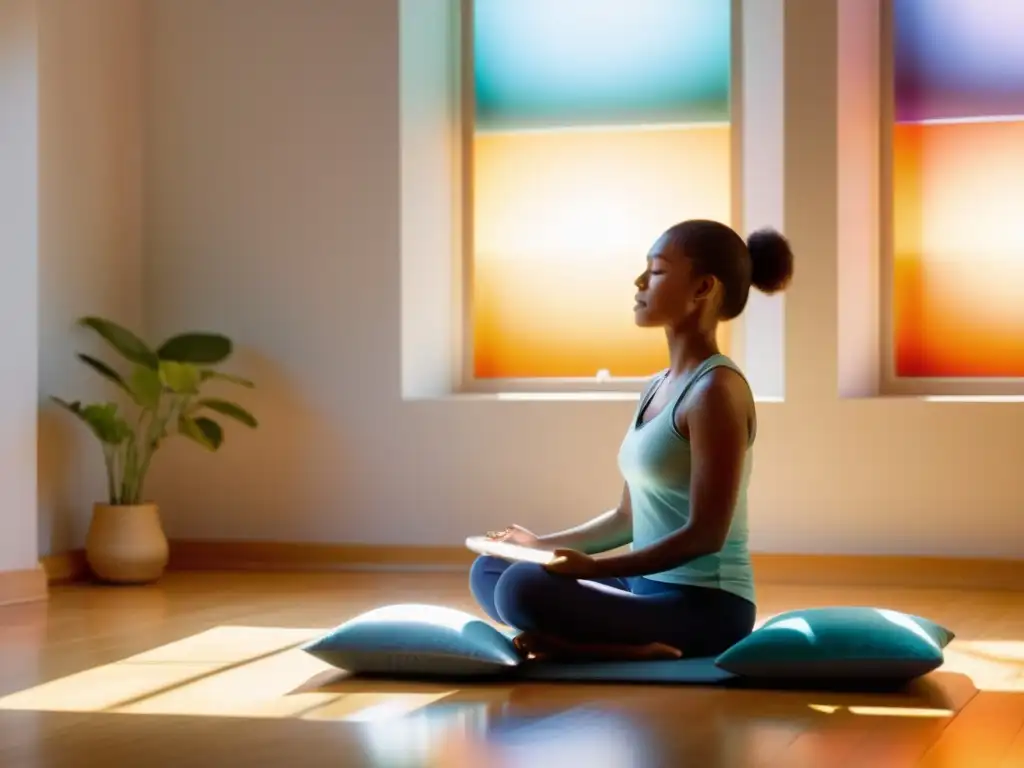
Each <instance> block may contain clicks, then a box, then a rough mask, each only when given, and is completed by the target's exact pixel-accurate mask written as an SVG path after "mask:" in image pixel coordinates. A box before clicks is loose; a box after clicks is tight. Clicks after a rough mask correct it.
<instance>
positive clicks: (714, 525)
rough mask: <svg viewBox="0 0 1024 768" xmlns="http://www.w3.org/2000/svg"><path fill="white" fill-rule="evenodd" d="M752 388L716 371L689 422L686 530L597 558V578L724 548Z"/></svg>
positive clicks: (665, 566) (653, 568) (655, 569)
mask: <svg viewBox="0 0 1024 768" xmlns="http://www.w3.org/2000/svg"><path fill="white" fill-rule="evenodd" d="M749 398H750V395H749V389H748V388H747V386H746V383H745V382H744V381H743V380H742V378H741V377H740V376H739V375H738V374H736V373H735V372H734V371H731V370H729V369H727V368H718V369H715V370H714V371H712V372H711V373H710V374H709V375H708V376H707V377H706V378H705V380H704V381H703V382H701V383H700V385H699V386H698V388H695V390H694V394H693V406H692V407H691V408H690V409H688V413H687V414H686V418H685V424H684V425H680V426H683V427H685V428H686V429H688V431H689V438H690V449H691V455H692V466H691V472H690V520H689V523H688V524H687V525H686V527H685V528H682V529H680V530H679V531H677V532H675V533H673V534H670V535H669V536H666V537H665V538H663V539H661V540H660V541H658V542H656V543H655V544H652V545H650V546H648V547H644V548H643V549H639V550H634V551H633V552H629V553H625V554H621V555H612V556H609V557H601V558H595V560H594V562H595V563H596V564H597V566H596V567H597V570H598V573H597V574H595V576H596V577H600V578H611V577H620V578H624V577H628V576H646V575H647V574H651V573H659V572H661V571H666V570H669V569H671V568H676V567H678V566H680V565H683V564H685V563H687V562H689V561H691V560H694V559H696V558H698V557H702V556H704V555H709V554H713V553H715V552H718V551H720V550H721V549H722V546H723V545H724V544H725V538H726V536H727V535H728V533H729V526H730V525H731V523H732V512H733V508H734V507H735V505H736V498H737V495H738V494H739V487H740V481H741V478H742V474H743V462H744V456H745V454H746V450H747V443H748V440H749V422H750V405H749V403H750V400H749Z"/></svg>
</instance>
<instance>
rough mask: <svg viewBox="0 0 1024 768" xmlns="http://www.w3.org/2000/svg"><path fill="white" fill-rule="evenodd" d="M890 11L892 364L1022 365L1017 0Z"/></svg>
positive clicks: (933, 372) (1005, 371)
mask: <svg viewBox="0 0 1024 768" xmlns="http://www.w3.org/2000/svg"><path fill="white" fill-rule="evenodd" d="M893 11H894V17H893V24H894V26H893V29H894V45H895V50H894V52H893V53H894V78H895V83H894V85H895V104H894V108H895V125H894V127H893V136H892V140H893V177H892V182H893V193H894V199H893V201H894V211H893V225H894V244H893V245H894V274H893V288H894V290H893V296H892V300H893V307H892V310H893V318H894V326H895V328H894V330H895V339H894V349H895V372H896V375H897V376H901V377H909V378H1004V377H1006V378H1019V377H1024V300H1022V298H1024V2H1012V1H1010V0H893Z"/></svg>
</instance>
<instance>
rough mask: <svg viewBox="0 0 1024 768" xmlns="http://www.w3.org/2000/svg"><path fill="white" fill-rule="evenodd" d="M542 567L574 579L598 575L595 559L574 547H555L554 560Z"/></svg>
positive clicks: (598, 570)
mask: <svg viewBox="0 0 1024 768" xmlns="http://www.w3.org/2000/svg"><path fill="white" fill-rule="evenodd" d="M544 568H545V569H546V570H547V571H548V572H549V573H557V574H558V575H559V576H570V577H572V578H574V579H593V578H597V577H598V576H599V575H600V567H599V564H598V562H597V559H596V558H593V557H591V556H590V555H586V554H584V553H582V552H579V551H578V550H575V549H556V550H555V558H554V560H552V561H551V562H550V563H548V564H547V565H545V566H544Z"/></svg>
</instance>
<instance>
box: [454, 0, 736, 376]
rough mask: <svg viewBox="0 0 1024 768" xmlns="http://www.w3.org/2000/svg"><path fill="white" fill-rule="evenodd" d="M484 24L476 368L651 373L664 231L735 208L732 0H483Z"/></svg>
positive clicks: (478, 86)
mask: <svg viewBox="0 0 1024 768" xmlns="http://www.w3.org/2000/svg"><path fill="white" fill-rule="evenodd" d="M473 30H474V36H473V69H474V97H475V124H474V125H475V131H474V143H473V148H472V153H473V158H472V167H473V176H472V189H473V239H474V247H473V283H474V284H473V321H472V333H473V361H474V374H475V376H476V377H477V378H481V379H488V378H490V379H494V378H568V377H594V376H596V375H598V373H599V372H601V371H606V372H607V373H608V374H609V375H610V376H612V377H630V378H631V377H641V376H647V375H650V374H651V373H653V372H655V371H657V370H658V369H660V368H662V367H664V366H665V365H666V363H667V358H666V355H665V338H664V335H663V334H662V333H660V332H658V331H654V330H650V329H646V330H643V329H638V328H636V327H635V326H634V324H633V313H632V306H633V295H634V293H635V292H636V288H635V287H634V285H633V281H634V280H635V279H636V277H637V276H638V275H639V274H640V273H641V272H643V270H644V268H645V257H646V254H647V251H648V249H649V248H650V247H651V245H652V244H653V243H654V241H655V240H656V239H657V237H658V235H659V234H661V232H663V231H664V230H665V229H667V228H668V227H670V226H671V225H673V224H675V223H676V222H678V221H681V220H683V219H687V218H696V217H700V218H712V219H718V220H720V221H724V222H727V223H728V222H729V220H730V218H731V215H732V210H731V209H732V206H731V200H732V190H731V162H732V158H731V150H730V147H731V139H730V128H729V119H730V108H729V103H730V70H731V19H730V0H514V2H510V1H509V0H474V2H473Z"/></svg>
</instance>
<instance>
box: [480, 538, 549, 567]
mask: <svg viewBox="0 0 1024 768" xmlns="http://www.w3.org/2000/svg"><path fill="white" fill-rule="evenodd" d="M466 547H467V548H468V549H469V550H471V551H473V552H476V553H477V554H478V555H490V556H491V557H499V558H501V559H502V560H510V561H511V562H514V563H539V564H541V565H547V564H548V563H551V562H553V561H554V560H555V553H554V552H551V551H549V550H545V549H534V548H533V547H524V546H521V545H519V544H509V543H507V542H504V541H495V540H494V539H490V538H488V537H487V536H470V537H469V538H468V539H466Z"/></svg>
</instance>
